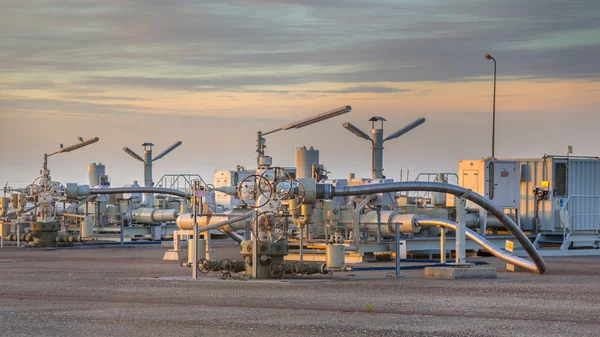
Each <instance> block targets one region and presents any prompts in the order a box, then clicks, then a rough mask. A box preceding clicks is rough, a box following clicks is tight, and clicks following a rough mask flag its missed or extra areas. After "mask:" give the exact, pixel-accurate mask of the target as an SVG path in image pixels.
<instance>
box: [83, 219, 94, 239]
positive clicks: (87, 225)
mask: <svg viewBox="0 0 600 337" xmlns="http://www.w3.org/2000/svg"><path fill="white" fill-rule="evenodd" d="M81 236H82V237H84V238H91V237H93V236H94V222H93V221H92V218H91V217H87V218H86V219H85V220H84V221H83V222H82V223H81Z"/></svg>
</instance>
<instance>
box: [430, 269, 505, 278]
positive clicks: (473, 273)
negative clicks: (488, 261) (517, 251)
mask: <svg viewBox="0 0 600 337" xmlns="http://www.w3.org/2000/svg"><path fill="white" fill-rule="evenodd" d="M425 278H437V279H444V280H456V279H495V278H496V268H489V267H477V268H473V267H470V268H453V267H426V268H425Z"/></svg>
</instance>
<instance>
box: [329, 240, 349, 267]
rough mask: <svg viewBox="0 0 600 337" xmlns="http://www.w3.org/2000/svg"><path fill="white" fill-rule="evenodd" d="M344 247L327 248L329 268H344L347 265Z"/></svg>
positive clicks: (331, 246) (332, 246) (333, 246)
mask: <svg viewBox="0 0 600 337" xmlns="http://www.w3.org/2000/svg"><path fill="white" fill-rule="evenodd" d="M344 249H345V247H344V245H327V246H325V261H326V262H325V263H326V264H327V268H336V269H337V268H339V269H342V268H344V265H345V264H346V259H345V257H346V255H345V250H344Z"/></svg>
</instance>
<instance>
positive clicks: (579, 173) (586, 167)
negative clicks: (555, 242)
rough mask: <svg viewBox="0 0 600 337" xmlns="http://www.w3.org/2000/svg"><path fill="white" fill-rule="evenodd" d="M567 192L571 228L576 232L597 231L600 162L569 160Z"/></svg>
mask: <svg viewBox="0 0 600 337" xmlns="http://www.w3.org/2000/svg"><path fill="white" fill-rule="evenodd" d="M567 165H568V173H567V174H568V179H567V181H568V183H567V190H568V195H569V197H571V198H570V200H569V205H568V211H569V214H570V217H569V226H570V228H571V229H572V230H576V231H597V230H598V228H599V224H600V215H599V214H600V198H589V197H588V198H578V197H575V196H600V161H598V160H581V159H569V160H568V161H567Z"/></svg>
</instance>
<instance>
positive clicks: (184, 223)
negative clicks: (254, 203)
mask: <svg viewBox="0 0 600 337" xmlns="http://www.w3.org/2000/svg"><path fill="white" fill-rule="evenodd" d="M193 217H194V216H193V214H191V213H186V214H181V215H180V216H178V217H177V221H176V223H177V227H179V229H193V228H194V221H193V220H192V219H193ZM196 219H197V220H196V222H197V223H198V227H199V228H200V227H204V226H208V225H211V224H214V223H217V222H221V221H226V220H228V219H229V217H226V216H212V217H210V220H209V221H207V217H205V216H202V217H201V216H198V217H197V218H196ZM241 223H242V224H243V223H245V222H244V221H241Z"/></svg>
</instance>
